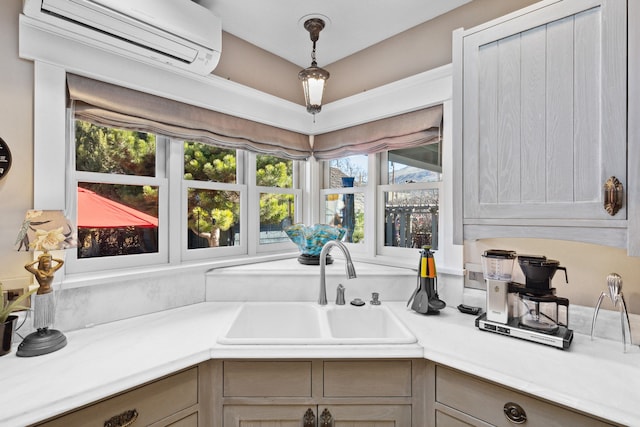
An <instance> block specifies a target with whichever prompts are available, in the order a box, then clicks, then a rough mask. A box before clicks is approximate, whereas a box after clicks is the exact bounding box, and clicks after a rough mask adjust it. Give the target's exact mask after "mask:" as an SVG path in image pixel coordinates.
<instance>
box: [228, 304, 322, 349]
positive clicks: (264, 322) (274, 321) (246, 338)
mask: <svg viewBox="0 0 640 427" xmlns="http://www.w3.org/2000/svg"><path fill="white" fill-rule="evenodd" d="M320 326H321V322H320V312H319V311H318V310H316V309H315V307H313V306H311V305H309V304H300V303H279V302H278V303H267V302H265V303H245V304H243V305H242V307H240V310H238V313H237V314H236V317H235V319H234V320H233V322H231V325H230V327H229V329H228V330H227V333H226V334H224V335H223V336H222V337H220V338H218V342H220V343H223V344H273V343H274V342H276V341H277V342H281V343H282V344H289V343H296V342H298V341H300V340H308V341H316V340H318V339H321V338H323V336H324V334H323V332H322V331H321V329H320Z"/></svg>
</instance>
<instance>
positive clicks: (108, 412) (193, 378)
mask: <svg viewBox="0 0 640 427" xmlns="http://www.w3.org/2000/svg"><path fill="white" fill-rule="evenodd" d="M197 403H198V368H192V369H189V370H188V371H184V372H180V373H177V374H174V375H171V376H169V377H166V378H163V379H161V380H158V381H155V382H153V383H150V384H147V385H145V386H142V387H139V388H136V389H133V390H131V391H128V392H125V393H123V394H119V395H117V396H114V397H112V398H110V399H108V400H104V401H102V402H99V403H96V404H94V405H91V406H89V407H87V408H84V409H80V410H78V411H75V412H72V413H70V414H68V415H65V416H62V417H59V418H56V419H54V420H51V421H49V422H46V423H44V424H40V425H41V426H47V427H56V426H60V427H62V426H79V425H82V426H99V427H102V426H103V425H104V422H105V421H107V420H109V419H111V418H112V417H114V416H117V415H120V414H123V413H125V412H127V411H129V410H133V409H135V410H136V411H137V412H138V418H137V420H136V422H135V425H141V426H142V425H150V424H153V423H155V422H158V421H160V420H162V419H164V418H166V417H168V416H170V415H172V414H175V413H177V412H179V411H181V410H183V409H186V408H189V407H191V406H193V405H196V404H197ZM196 418H197V417H196ZM178 425H181V424H178ZM182 425H189V424H188V423H187V424H182ZM191 425H193V424H191Z"/></svg>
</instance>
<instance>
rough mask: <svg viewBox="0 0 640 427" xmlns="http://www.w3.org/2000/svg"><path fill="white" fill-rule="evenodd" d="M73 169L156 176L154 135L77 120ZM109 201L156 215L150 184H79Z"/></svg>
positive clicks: (154, 194) (156, 196)
mask: <svg viewBox="0 0 640 427" xmlns="http://www.w3.org/2000/svg"><path fill="white" fill-rule="evenodd" d="M75 133H76V135H75V136H76V170H78V171H85V172H97V173H108V174H120V175H138V176H155V171H156V138H155V135H153V134H147V133H144V132H137V131H131V130H124V129H113V128H108V127H105V126H98V125H94V124H92V123H89V122H85V121H82V120H76V123H75ZM81 186H82V187H84V188H87V189H89V190H91V191H94V192H96V193H98V194H99V195H101V196H103V197H106V198H108V199H110V200H114V201H117V202H119V203H122V204H125V205H127V206H131V207H133V208H134V209H137V210H140V211H142V212H145V213H147V214H149V215H153V216H155V217H157V216H158V189H157V188H154V187H150V186H137V185H120V184H90V183H82V184H81Z"/></svg>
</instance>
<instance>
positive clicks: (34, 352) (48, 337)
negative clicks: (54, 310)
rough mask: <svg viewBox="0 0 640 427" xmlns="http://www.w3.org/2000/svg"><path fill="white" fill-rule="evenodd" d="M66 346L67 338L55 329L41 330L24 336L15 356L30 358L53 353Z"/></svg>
mask: <svg viewBox="0 0 640 427" xmlns="http://www.w3.org/2000/svg"><path fill="white" fill-rule="evenodd" d="M66 345H67V337H65V336H64V334H63V333H62V332H60V331H58V330H56V329H49V328H41V329H38V330H37V331H36V332H33V333H31V334H29V335H27V336H26V338H25V339H24V340H22V342H21V343H20V345H19V346H18V351H17V352H16V356H19V357H32V356H40V355H42V354H48V353H53V352H54V351H58V350H60V349H61V348H62V347H64V346H66Z"/></svg>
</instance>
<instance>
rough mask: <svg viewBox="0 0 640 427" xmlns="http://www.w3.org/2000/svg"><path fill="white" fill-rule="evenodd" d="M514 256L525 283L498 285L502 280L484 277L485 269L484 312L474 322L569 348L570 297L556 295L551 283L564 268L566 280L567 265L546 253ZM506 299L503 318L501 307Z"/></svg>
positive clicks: (496, 329)
mask: <svg viewBox="0 0 640 427" xmlns="http://www.w3.org/2000/svg"><path fill="white" fill-rule="evenodd" d="M504 252H505V251H498V252H495V251H487V252H485V255H484V257H483V260H484V259H485V258H486V259H488V260H491V258H492V256H495V255H498V254H501V253H503V254H502V258H505V256H504ZM517 258H518V264H519V265H520V268H521V269H522V272H523V274H524V277H525V283H517V282H513V281H509V282H508V283H507V285H506V288H503V287H502V286H499V285H501V283H497V282H500V281H499V280H498V281H497V280H496V279H494V278H491V274H489V278H487V273H485V278H486V280H487V312H486V313H485V314H483V315H481V316H480V317H478V318H477V319H476V326H477V327H478V328H480V329H481V330H484V331H490V332H495V333H499V334H502V335H508V336H513V337H516V338H520V339H525V340H528V341H534V342H537V343H540V344H546V345H549V346H552V347H556V348H561V349H567V348H569V345H570V344H571V341H572V340H573V331H572V330H571V329H569V327H568V326H569V300H568V299H567V298H562V297H558V296H556V289H555V288H554V287H553V286H552V283H551V280H552V279H553V276H554V275H555V273H556V271H557V270H563V271H564V272H565V281H566V282H567V283H569V280H568V276H567V270H566V268H565V267H562V266H560V262H559V261H557V260H552V259H547V258H546V257H545V256H537V255H535V256H532V255H518V256H517ZM491 261H492V260H491ZM503 262H504V261H503ZM489 273H491V272H489ZM494 276H495V275H494ZM504 277H506V276H504ZM509 280H510V279H509ZM504 289H506V293H505V291H504ZM505 299H506V307H507V308H506V312H507V315H506V320H505V315H504V310H503V307H504V306H505Z"/></svg>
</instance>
